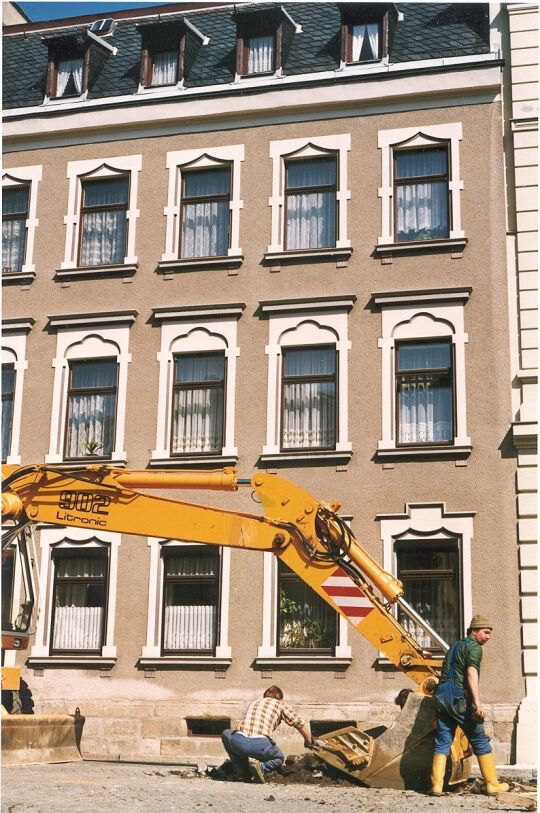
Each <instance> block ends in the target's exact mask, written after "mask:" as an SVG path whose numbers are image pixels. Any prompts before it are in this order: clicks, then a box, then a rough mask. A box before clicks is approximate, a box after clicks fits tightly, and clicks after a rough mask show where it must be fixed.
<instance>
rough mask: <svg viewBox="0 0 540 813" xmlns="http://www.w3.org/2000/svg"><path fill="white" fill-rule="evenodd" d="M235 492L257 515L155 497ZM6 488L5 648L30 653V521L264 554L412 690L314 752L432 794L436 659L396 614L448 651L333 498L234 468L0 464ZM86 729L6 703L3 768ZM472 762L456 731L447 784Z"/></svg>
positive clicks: (17, 689) (41, 755) (39, 755)
mask: <svg viewBox="0 0 540 813" xmlns="http://www.w3.org/2000/svg"><path fill="white" fill-rule="evenodd" d="M239 488H249V489H251V491H252V496H253V498H254V500H255V501H256V502H258V503H260V505H261V508H262V514H261V515H260V516H259V515H252V514H248V513H241V512H236V511H230V510H225V509H222V508H215V507H211V506H205V505H200V504H196V503H190V502H181V501H179V500H177V499H171V498H170V497H169V496H163V492H166V493H167V494H168V493H170V492H171V491H173V492H175V491H177V490H180V491H181V490H197V491H203V490H206V491H229V492H233V491H237V490H238V489H239ZM2 491H3V494H2V518H3V521H4V527H5V529H6V530H5V532H4V534H3V537H2V557H3V565H4V557H5V556H9V555H13V551H16V555H17V556H19V558H20V561H21V572H22V579H21V582H22V585H23V588H24V589H23V590H22V593H24V595H23V601H22V605H21V610H20V613H19V615H18V616H16V617H15V618H14V615H13V614H11V619H14V620H12V621H11V622H10V621H9V620H6V621H5V620H4V614H3V617H2V649H3V650H4V648H6V649H16V650H25V649H26V648H27V646H28V639H29V634H30V631H31V622H32V619H33V617H34V615H35V610H36V606H37V605H36V599H35V586H34V582H33V578H32V565H31V556H30V550H31V543H30V541H31V530H32V528H33V527H34V526H35V525H36V524H37V523H45V524H48V525H57V526H61V527H75V528H89V529H96V530H97V531H112V532H117V533H122V534H136V535H141V536H152V537H160V538H162V539H181V540H183V541H186V542H196V543H204V544H207V545H219V546H227V547H231V548H243V549H245V550H254V551H270V552H272V553H273V554H274V555H275V556H277V557H278V558H279V559H281V561H282V562H284V563H285V564H286V565H287V566H288V567H289V568H290V569H291V570H292V571H294V572H295V573H296V574H297V575H298V576H299V577H300V578H302V579H303V580H304V581H305V582H306V583H307V584H308V585H309V586H310V587H311V588H312V590H314V591H315V592H316V593H317V594H318V595H319V596H321V598H322V599H324V601H326V602H327V603H328V604H329V605H330V606H331V607H332V608H333V609H334V610H335V611H336V612H337V613H339V614H340V615H342V616H344V617H345V618H346V620H347V621H348V623H349V624H350V625H351V626H353V627H354V628H355V629H356V630H357V631H358V632H359V633H361V634H362V635H363V636H364V638H366V639H367V640H368V641H369V642H370V643H371V644H372V645H373V646H374V647H375V648H376V649H377V650H378V651H379V652H381V653H383V654H384V656H385V657H386V658H387V659H388V661H390V663H392V664H393V665H394V666H396V667H397V668H399V669H400V670H401V671H402V672H404V673H405V674H406V675H407V676H408V677H409V678H410V679H411V680H412V681H413V682H414V683H415V684H416V690H415V691H411V692H410V693H409V695H408V697H407V699H406V702H405V703H404V704H403V707H402V710H401V713H400V714H399V715H398V717H397V719H396V720H395V721H394V722H393V723H392V724H391V725H390V726H388V727H384V726H378V727H377V728H369V727H368V726H364V728H361V727H353V726H349V727H345V728H342V729H339V730H337V731H332V732H330V733H327V734H325V735H323V736H322V737H320V738H319V739H317V741H316V745H315V749H314V750H315V751H316V753H317V755H318V756H319V757H320V758H321V759H323V760H324V761H326V762H327V763H328V764H330V765H332V766H333V767H334V768H337V769H338V770H340V771H342V772H343V773H345V774H348V775H349V776H352V777H354V778H355V779H358V780H360V781H361V782H363V783H364V784H366V785H368V786H371V787H389V788H397V789H399V788H411V789H416V790H425V789H427V788H428V787H429V775H430V766H431V759H432V755H433V733H434V728H435V716H434V711H433V700H432V698H433V694H434V691H435V688H436V686H437V683H438V678H439V674H440V669H441V661H440V659H437V658H434V657H433V656H432V654H431V653H430V651H429V650H427V649H425V648H424V647H422V646H420V645H419V643H418V642H417V641H416V640H415V639H414V637H413V636H412V635H411V634H410V633H409V632H408V631H407V629H405V626H403V625H402V624H401V623H400V620H398V618H399V619H401V620H403V619H404V618H408V619H410V620H411V621H412V624H408V626H409V627H412V626H413V625H415V626H416V627H420V628H421V629H422V630H423V631H424V632H425V633H426V634H427V636H429V638H430V639H431V640H432V642H433V646H434V647H436V648H438V649H442V650H443V651H446V650H447V649H448V645H447V644H446V643H445V642H444V641H443V640H442V639H441V638H440V636H439V635H438V634H437V632H436V631H435V630H434V629H432V627H431V626H430V625H429V623H428V622H426V621H425V620H424V619H423V618H422V617H421V616H420V615H419V614H418V613H417V612H416V611H415V609H414V608H413V607H412V606H411V605H410V604H409V603H408V602H407V601H406V599H405V597H404V595H403V593H404V591H403V585H402V584H401V582H400V581H399V580H397V579H396V578H395V577H394V576H393V575H392V574H390V573H387V572H386V571H384V570H383V569H382V568H381V566H380V565H379V564H378V563H377V562H376V560H375V559H374V558H373V557H372V556H371V555H370V554H369V553H368V552H367V551H366V550H365V549H364V548H363V547H362V546H361V545H360V544H359V543H358V542H357V540H356V539H355V538H354V535H353V533H352V531H351V530H350V528H349V527H348V526H347V525H346V523H345V522H344V521H343V520H342V519H341V518H340V516H339V514H338V510H339V507H340V505H339V503H338V502H331V503H329V504H327V503H325V502H322V501H321V500H318V499H317V498H315V497H314V496H312V495H311V494H310V493H309V492H308V491H306V490H304V489H303V488H301V487H300V486H298V485H296V484H295V483H292V482H290V481H288V480H286V479H284V478H282V477H279V476H278V475H275V474H268V473H264V472H256V473H255V474H254V475H253V476H252V477H251V478H250V479H242V478H239V477H238V476H237V473H236V470H235V469H234V468H233V467H229V468H224V469H213V470H191V471H168V470H148V469H128V468H116V467H113V466H108V465H101V464H99V463H95V464H91V465H88V466H81V467H80V468H77V469H75V470H65V469H61V468H55V467H53V466H48V465H27V466H2ZM155 492H159V493H155ZM398 611H399V615H398ZM4 625H6V629H4ZM2 663H3V661H2ZM22 683H23V682H22V681H21V680H20V670H19V669H17V668H14V667H12V668H4V667H3V669H2V690H3V691H2V694H3V696H4V692H5V693H6V694H11V697H12V698H13V697H14V698H17V697H18V696H19V698H20V696H21V684H22ZM15 705H17V703H15ZM19 705H20V704H19ZM23 711H24V709H23ZM83 724H84V718H83V717H82V716H81V714H80V712H79V710H78V709H77V710H76V712H75V714H74V715H68V714H60V715H52V714H42V715H39V714H31V715H30V714H24V713H23V714H7V712H6V711H5V709H4V707H3V708H2V727H3V737H2V751H3V759H4V764H21V763H26V764H28V763H32V762H55V761H67V760H71V759H77V758H81V755H80V740H81V736H82V726H83ZM470 756H471V750H470V746H469V743H468V741H467V739H466V737H465V735H464V734H463V732H462V731H461V730H460V729H458V730H457V732H456V736H455V739H454V742H453V744H452V750H451V754H450V757H449V759H448V764H447V775H446V781H447V782H448V784H450V785H452V784H457V783H461V782H465V781H466V779H467V778H468V776H469V773H470V762H471V760H470Z"/></svg>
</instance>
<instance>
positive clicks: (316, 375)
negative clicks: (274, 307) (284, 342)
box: [281, 347, 337, 449]
mask: <svg viewBox="0 0 540 813" xmlns="http://www.w3.org/2000/svg"><path fill="white" fill-rule="evenodd" d="M336 367H337V365H336V349H335V347H315V348H291V347H287V348H284V351H283V378H282V398H283V407H282V409H283V415H282V421H281V426H282V430H281V431H282V437H281V446H282V449H313V448H319V449H325V448H326V449H333V448H335V444H336V434H337V433H336V416H337V403H336V401H337V387H336Z"/></svg>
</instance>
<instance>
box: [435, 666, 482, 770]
mask: <svg viewBox="0 0 540 813" xmlns="http://www.w3.org/2000/svg"><path fill="white" fill-rule="evenodd" d="M435 711H436V715H437V729H436V731H435V753H436V754H445V755H446V756H448V754H449V753H450V746H451V745H452V741H453V739H454V734H455V733H456V728H457V727H458V726H460V728H461V729H462V730H463V732H464V734H465V736H466V737H467V739H468V740H469V742H470V744H471V747H472V749H473V752H474V754H475V756H477V757H480V756H484V755H485V754H490V753H491V745H490V742H489V737H488V735H487V734H486V732H485V731H484V724H483V723H477V722H475V721H474V720H473V708H472V704H471V702H470V701H469V700H467V699H466V698H465V694H464V692H463V689H461V688H460V687H458V686H456V685H455V684H454V683H453V682H452V681H448V682H446V683H440V684H439V686H438V688H437V694H436V696H435Z"/></svg>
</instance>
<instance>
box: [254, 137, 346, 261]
mask: <svg viewBox="0 0 540 813" xmlns="http://www.w3.org/2000/svg"><path fill="white" fill-rule="evenodd" d="M350 148H351V137H350V135H349V134H343V135H336V136H320V137H316V138H313V139H309V138H305V139H303V138H302V139H300V138H296V139H291V140H287V141H272V142H270V157H271V158H272V162H273V174H272V196H271V197H270V199H269V204H270V207H271V211H272V242H271V244H270V245H269V246H268V248H267V254H266V255H265V259H266V260H271V259H274V258H277V256H278V255H279V257H280V258H281V257H283V259H286V257H287V254H288V255H289V257H290V256H291V255H293V256H294V252H306V253H307V252H309V251H312V252H315V253H316V254H317V255H319V254H322V255H324V254H325V252H327V253H329V254H331V256H332V257H337V256H343V257H348V256H350V254H351V251H352V249H351V242H350V240H349V239H348V237H347V201H348V200H349V198H350V196H351V193H350V191H349V190H348V189H347V153H348V152H349V150H350ZM298 256H303V255H298Z"/></svg>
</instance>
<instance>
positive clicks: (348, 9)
mask: <svg viewBox="0 0 540 813" xmlns="http://www.w3.org/2000/svg"><path fill="white" fill-rule="evenodd" d="M396 23H397V12H396V10H395V7H394V6H393V4H387V3H376V4H370V3H345V4H343V6H342V7H341V59H342V62H343V63H345V64H348V65H350V64H356V63H359V62H377V61H379V60H381V59H383V58H384V57H385V56H387V55H388V48H389V45H388V44H389V41H390V40H391V39H392V35H393V32H394V30H395V26H396Z"/></svg>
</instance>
